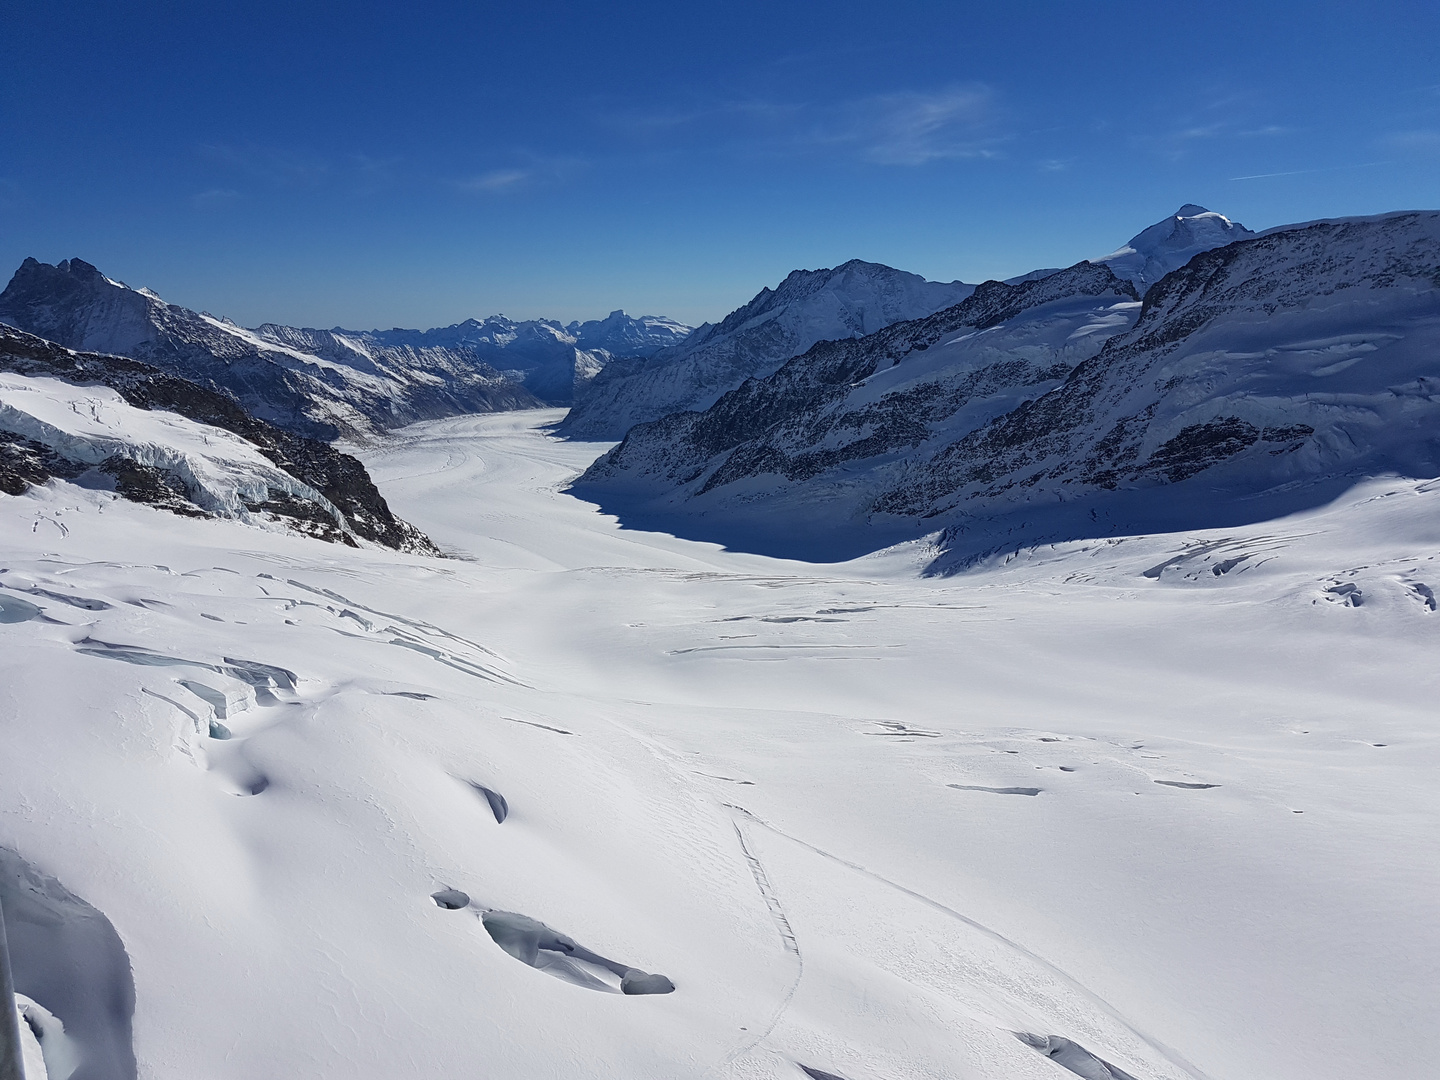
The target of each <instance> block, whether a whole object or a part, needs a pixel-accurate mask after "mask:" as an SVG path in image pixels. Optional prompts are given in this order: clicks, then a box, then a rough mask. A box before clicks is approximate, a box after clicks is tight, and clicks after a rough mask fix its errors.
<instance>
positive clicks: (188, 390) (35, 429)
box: [0, 326, 434, 552]
mask: <svg viewBox="0 0 1440 1080" xmlns="http://www.w3.org/2000/svg"><path fill="white" fill-rule="evenodd" d="M53 478H60V479H64V480H76V481H77V482H80V483H84V484H86V485H88V486H91V487H101V488H107V489H110V490H113V491H116V492H118V493H119V494H120V495H122V496H123V497H125V498H127V499H131V500H133V501H135V502H143V503H148V504H150V505H152V506H156V507H158V508H161V509H165V510H170V511H172V512H174V513H177V514H183V515H189V516H202V517H203V516H207V515H219V516H222V517H235V518H240V519H242V520H244V521H247V522H249V523H251V524H256V525H261V526H266V527H281V528H286V529H290V530H294V531H298V532H301V533H304V534H306V535H310V536H316V537H319V538H320V539H324V540H329V541H338V542H341V543H345V544H350V545H352V546H353V545H354V544H355V542H356V538H357V537H358V538H361V539H365V540H370V541H374V542H376V543H380V544H384V545H385V546H387V547H394V548H401V549H405V550H414V551H429V552H433V551H434V548H433V546H432V545H431V544H430V542H429V540H427V539H426V538H425V537H424V536H423V535H422V534H421V533H420V532H419V531H418V530H416V529H414V528H413V527H411V526H410V525H407V524H406V523H405V522H403V521H400V520H399V519H398V518H396V517H395V516H394V515H393V514H391V513H390V509H389V507H388V506H386V505H385V500H384V499H382V498H381V497H380V493H379V492H378V491H376V490H375V486H374V484H373V483H371V481H370V478H369V476H367V475H366V473H365V469H364V467H363V466H362V465H361V464H360V463H359V462H358V461H356V460H355V459H354V458H352V457H349V456H347V455H345V454H342V453H340V452H338V451H336V450H334V449H332V448H331V447H329V446H326V445H325V444H323V443H320V442H316V441H314V440H310V439H305V438H302V437H300V436H296V435H293V434H290V433H288V432H285V431H282V430H280V429H278V428H275V427H272V426H271V425H269V424H266V423H264V422H263V421H259V420H256V419H255V418H254V417H252V416H249V415H248V414H246V413H245V411H244V410H243V409H241V408H240V407H239V406H238V405H236V404H235V402H234V401H233V400H231V399H230V398H228V397H226V396H224V395H221V394H218V393H215V392H214V391H211V390H206V389H203V388H202V387H199V386H196V385H195V384H193V383H189V382H186V381H185V380H183V379H178V378H176V377H174V376H173V375H166V374H164V373H163V372H160V371H158V370H157V369H155V368H153V367H150V366H149V365H146V364H141V363H139V362H137V361H134V360H128V359H125V358H123V357H115V356H102V355H99V354H96V353H77V352H72V351H71V350H69V349H64V348H62V347H60V346H58V345H56V344H54V343H53V342H49V341H45V340H42V339H40V338H37V337H34V336H32V335H30V334H25V333H21V332H20V331H17V330H13V329H11V328H10V327H8V326H0V491H3V492H5V493H6V494H9V495H19V494H21V493H22V492H23V491H25V490H26V489H27V488H28V487H29V486H31V485H32V484H43V483H45V482H47V481H49V480H51V479H53Z"/></svg>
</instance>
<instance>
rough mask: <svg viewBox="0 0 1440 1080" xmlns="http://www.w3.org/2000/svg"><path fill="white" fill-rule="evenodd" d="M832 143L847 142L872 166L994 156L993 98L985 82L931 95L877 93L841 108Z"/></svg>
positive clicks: (948, 89)
mask: <svg viewBox="0 0 1440 1080" xmlns="http://www.w3.org/2000/svg"><path fill="white" fill-rule="evenodd" d="M841 114H842V116H841V126H840V127H839V128H838V129H837V131H836V132H835V135H834V141H835V142H836V143H837V144H842V145H843V144H850V145H853V146H854V147H855V149H856V150H857V151H858V153H859V155H860V157H862V158H863V159H865V160H866V161H871V162H874V163H876V164H878V165H925V164H927V163H929V162H932V161H944V160H955V159H959V158H984V157H994V156H995V155H996V153H997V149H996V147H997V144H998V142H999V141H1000V137H998V136H997V135H996V133H995V131H994V127H995V120H996V106H995V96H994V94H993V93H992V92H991V90H990V89H989V88H988V87H985V86H978V85H976V86H954V87H948V88H946V89H943V90H939V91H935V92H932V93H899V94H882V95H879V96H876V97H870V98H864V99H861V100H859V101H856V102H853V103H851V104H849V105H847V106H843V107H842V109H841Z"/></svg>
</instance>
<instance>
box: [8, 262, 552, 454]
mask: <svg viewBox="0 0 1440 1080" xmlns="http://www.w3.org/2000/svg"><path fill="white" fill-rule="evenodd" d="M0 322H5V323H9V324H10V325H12V326H15V327H18V328H19V329H21V330H25V331H28V332H29V333H32V334H36V335H38V336H39V337H43V338H46V339H48V340H50V341H54V342H57V343H58V344H61V345H64V346H65V347H67V348H72V349H79V350H83V351H90V352H100V353H108V354H113V355H119V356H129V357H131V358H133V359H137V360H143V361H145V362H147V363H151V364H154V365H155V366H157V367H159V368H161V369H162V370H165V371H168V372H170V373H171V374H172V375H178V376H180V377H181V378H184V379H188V380H190V381H191V382H194V383H198V384H199V385H201V386H206V387H209V388H210V389H212V390H219V391H223V392H226V393H228V394H231V395H232V396H233V397H235V399H236V400H237V401H239V402H240V404H241V405H242V406H243V407H244V408H245V409H246V411H248V412H249V413H250V414H251V415H253V416H257V417H260V418H261V419H263V420H266V421H268V422H269V423H272V424H275V425H276V426H277V427H282V428H285V429H286V430H288V431H292V432H295V433H297V434H301V435H306V436H309V437H311V438H317V439H323V440H325V441H327V442H328V441H331V440H333V439H335V438H337V437H339V436H341V435H347V436H351V437H364V436H366V435H368V434H370V433H372V432H374V431H377V430H383V429H385V428H390V427H398V426H400V425H403V424H408V423H413V422H415V421H417V420H424V419H430V418H435V417H441V416H451V415H455V414H459V413H470V412H490V411H495V410H501V409H516V408H533V407H535V406H537V405H539V404H540V402H539V401H538V400H537V399H536V398H535V397H534V395H532V394H530V393H529V392H528V391H527V390H525V389H524V387H522V386H519V385H517V384H516V381H515V380H514V379H513V378H509V377H507V376H505V375H502V374H501V373H500V372H498V371H496V370H495V369H494V368H492V367H490V366H489V365H488V364H486V363H484V362H483V361H482V360H480V359H479V358H478V357H477V356H476V355H474V354H473V353H471V352H469V351H467V350H464V349H434V348H426V347H419V348H416V347H411V346H403V347H395V348H377V347H373V346H370V345H367V344H366V343H365V342H364V341H362V340H360V339H359V338H358V337H357V338H351V337H348V336H347V335H344V334H335V333H331V332H329V331H303V330H291V329H289V328H279V327H270V328H267V330H268V331H269V332H268V333H260V332H256V331H251V330H246V329H244V328H242V327H239V326H236V325H234V324H233V323H230V322H227V321H225V320H223V319H217V318H215V317H213V316H211V315H206V314H202V313H199V312H194V311H191V310H189V309H188V308H183V307H179V306H177V305H175V304H167V303H166V302H165V301H164V300H162V299H160V297H158V296H156V295H155V294H154V293H152V292H150V291H149V290H146V289H131V288H129V287H128V286H126V285H124V284H122V283H120V282H118V281H113V280H111V279H110V278H107V277H106V276H105V275H104V274H102V273H100V271H99V270H97V269H96V268H95V267H93V266H91V265H90V264H89V263H87V262H84V261H82V260H80V259H69V260H66V261H64V262H61V263H59V264H58V265H55V266H51V265H48V264H45V263H40V262H37V261H36V260H34V259H26V260H25V262H24V263H23V264H22V265H21V267H20V269H19V270H17V271H16V272H15V275H14V277H13V278H12V279H11V281H10V284H9V286H8V287H7V288H6V289H5V291H4V292H3V293H0Z"/></svg>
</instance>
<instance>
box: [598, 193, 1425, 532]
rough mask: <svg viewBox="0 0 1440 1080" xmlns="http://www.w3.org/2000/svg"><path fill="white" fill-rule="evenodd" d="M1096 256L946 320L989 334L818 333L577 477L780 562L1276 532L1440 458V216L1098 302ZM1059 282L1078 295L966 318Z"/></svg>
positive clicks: (993, 288) (1235, 260)
mask: <svg viewBox="0 0 1440 1080" xmlns="http://www.w3.org/2000/svg"><path fill="white" fill-rule="evenodd" d="M1087 267H1088V264H1081V266H1080V267H1076V268H1072V270H1070V271H1065V272H1062V273H1058V274H1054V275H1050V276H1048V277H1045V278H1043V279H1041V280H1039V281H1035V282H1029V283H1024V284H1021V285H1018V286H1013V287H1012V286H1005V285H1002V284H1000V283H987V284H986V285H985V286H982V287H981V289H980V290H978V291H977V293H976V295H975V296H974V297H972V298H971V300H969V301H966V303H964V304H961V305H958V306H957V307H955V308H953V309H949V310H948V311H946V312H941V313H939V314H938V315H936V316H934V317H933V320H931V321H930V322H929V325H934V324H936V323H939V324H943V325H945V330H944V333H950V332H951V329H952V328H953V329H958V328H959V326H960V325H966V326H971V327H973V328H974V330H976V331H985V333H979V332H977V333H974V334H971V335H970V336H968V337H957V338H953V339H950V340H948V341H943V342H942V340H941V335H940V334H936V333H932V332H928V331H927V332H925V333H924V334H920V333H918V332H917V328H920V327H924V326H926V325H927V322H926V321H922V322H920V323H915V324H901V325H899V326H896V327H892V328H891V329H889V330H887V331H883V332H881V333H880V334H875V335H872V336H870V337H868V338H862V339H860V340H858V341H855V342H841V343H826V344H822V345H820V346H817V347H816V348H814V349H812V350H811V351H810V352H809V353H807V354H806V355H805V356H803V357H800V358H797V359H796V360H794V361H791V362H790V363H789V364H787V365H786V366H785V367H784V368H782V369H780V370H779V371H777V372H776V373H775V374H774V375H772V376H770V377H769V378H767V379H764V380H759V381H756V382H752V383H747V384H746V385H745V386H743V387H741V388H740V389H738V390H736V391H734V392H732V394H730V395H727V396H726V397H725V398H722V399H721V400H720V401H719V402H717V403H716V404H715V405H714V406H712V407H711V408H710V409H709V410H707V411H706V412H704V413H698V414H694V413H692V414H683V413H682V414H676V415H674V416H670V417H667V418H665V419H664V420H662V421H659V422H657V423H655V424H651V425H647V426H644V427H641V428H637V429H636V430H635V431H633V432H632V433H631V434H630V435H629V436H628V437H627V438H626V440H625V441H624V442H623V443H621V445H620V446H619V447H617V448H616V449H615V450H613V451H612V452H611V453H610V454H609V455H607V456H606V457H605V458H602V459H601V461H600V462H598V463H597V464H596V465H595V466H593V467H592V468H591V469H590V470H589V471H588V472H587V473H586V474H585V476H584V477H582V480H581V483H580V485H579V486H578V488H577V490H579V491H581V492H584V493H586V495H587V497H593V498H598V499H600V500H601V502H602V505H607V506H609V505H614V506H616V507H620V506H625V507H626V508H627V512H630V513H632V514H633V515H634V516H635V519H636V520H637V521H639V520H644V519H645V517H646V515H647V514H652V515H653V514H659V515H665V517H664V520H668V521H675V520H677V519H679V520H683V519H684V518H686V517H689V518H690V521H689V522H688V523H686V524H684V525H679V526H676V527H680V528H684V529H686V530H687V531H688V532H689V533H690V534H692V535H697V536H704V535H711V536H714V537H715V538H717V539H722V540H726V541H728V542H734V543H741V544H745V543H752V544H755V543H759V544H762V545H765V547H766V549H767V550H774V551H784V550H787V548H786V546H785V545H786V544H790V545H794V546H792V547H790V548H789V549H788V550H793V551H806V550H814V549H816V548H817V547H819V546H823V544H825V543H831V544H834V545H837V548H838V550H840V551H844V550H846V547H845V545H846V544H848V545H849V547H848V550H850V551H852V552H853V551H856V550H867V549H873V548H874V547H876V546H880V545H881V544H883V543H885V542H888V541H889V540H893V539H897V538H904V537H906V536H915V535H918V534H919V533H920V532H923V531H935V530H938V529H940V528H942V527H948V528H949V529H950V531H949V532H948V533H947V534H946V537H945V540H944V544H945V546H946V547H947V548H949V549H951V552H952V554H957V553H960V552H962V551H965V552H970V553H974V552H976V551H983V550H987V549H988V548H989V547H992V546H998V545H1003V544H1005V543H1011V545H1012V546H1013V544H1014V543H1015V542H1018V541H1020V540H1023V539H1024V538H1025V537H1026V536H1027V535H1028V537H1029V538H1030V539H1032V540H1035V539H1040V538H1054V537H1061V536H1076V535H1094V534H1095V531H1096V530H1099V531H1100V533H1101V534H1102V535H1103V534H1104V533H1106V532H1111V533H1114V532H1123V531H1144V530H1145V529H1149V528H1161V527H1194V526H1203V525H1205V524H1220V523H1224V522H1225V521H1233V520H1241V519H1248V520H1257V519H1258V518H1260V517H1263V516H1265V515H1266V514H1274V513H1283V512H1287V511H1288V510H1293V509H1296V508H1298V507H1300V506H1304V505H1316V504H1317V503H1318V502H1323V501H1324V500H1325V499H1327V498H1330V497H1333V495H1334V494H1335V493H1336V492H1337V491H1338V490H1340V489H1341V488H1343V486H1344V485H1346V484H1348V483H1353V482H1354V479H1355V478H1356V477H1359V476H1365V475H1378V474H1381V473H1385V472H1400V473H1402V474H1404V475H1408V476H1431V475H1434V474H1435V473H1437V472H1440V443H1437V441H1436V438H1435V436H1434V432H1435V431H1436V430H1437V428H1440V405H1437V399H1436V393H1437V389H1440V368H1437V367H1436V359H1435V358H1436V356H1437V355H1440V215H1437V214H1435V213H1432V212H1427V213H1413V214H1394V215H1385V216H1381V217H1376V218H1363V219H1353V220H1346V221H1338V222H1327V223H1317V224H1314V225H1310V226H1307V227H1298V228H1294V229H1290V230H1286V231H1279V232H1272V233H1270V234H1267V235H1265V236H1262V237H1258V238H1253V239H1248V240H1244V241H1241V242H1237V243H1234V244H1231V245H1229V246H1226V247H1223V248H1219V249H1215V250H1212V251H1208V252H1204V253H1201V254H1199V255H1197V256H1195V257H1194V258H1193V259H1191V261H1190V262H1189V263H1188V264H1187V265H1186V266H1185V267H1183V268H1182V269H1180V270H1176V271H1173V272H1171V273H1170V274H1168V275H1167V276H1166V277H1164V278H1163V279H1162V280H1161V281H1159V282H1157V283H1156V284H1155V285H1154V286H1152V287H1151V288H1150V289H1149V291H1148V292H1147V293H1146V294H1145V300H1144V304H1143V307H1140V306H1137V305H1133V304H1131V305H1126V304H1125V303H1123V302H1116V301H1119V299H1120V298H1119V297H1118V296H1112V301H1111V303H1110V304H1109V306H1108V307H1103V308H1102V307H1100V306H1098V305H1091V306H1090V307H1089V308H1087V307H1086V306H1085V304H1084V303H1083V301H1084V300H1085V298H1086V296H1087V295H1090V294H1089V293H1087V291H1086V290H1084V289H1081V288H1080V287H1078V285H1079V280H1080V279H1081V278H1083V277H1084V276H1085V275H1087V274H1092V275H1093V274H1096V273H1099V274H1104V275H1106V277H1107V278H1109V275H1110V271H1109V270H1108V269H1105V268H1104V267H1102V266H1096V267H1089V268H1088V269H1086V268H1087ZM1067 275H1069V276H1067ZM1076 275H1079V277H1076ZM1110 280H1112V281H1113V280H1114V279H1113V278H1110ZM1124 284H1126V287H1127V288H1128V283H1124ZM1041 288H1044V289H1046V290H1047V291H1048V292H1047V295H1055V294H1059V295H1058V296H1056V306H1054V307H1049V308H1047V307H1044V306H1039V305H1034V306H1029V305H1027V306H1026V307H1025V308H1023V309H1017V310H1013V311H1007V312H1005V313H1004V314H1003V315H1001V316H999V317H996V318H994V319H977V318H976V317H975V315H974V314H973V313H972V312H970V311H968V310H967V305H970V306H972V307H973V306H974V305H975V304H977V303H978V302H980V301H981V299H982V297H985V296H992V295H997V294H998V295H1005V296H1014V297H1015V298H1016V300H1017V302H1019V301H1020V299H1021V298H1022V297H1025V296H1026V295H1027V294H1026V292H1025V290H1032V289H1033V290H1038V289H1041ZM1002 290H1007V291H1005V292H1002ZM1111 292H1112V294H1113V293H1114V292H1115V290H1114V287H1113V286H1111ZM1033 295H1034V296H1036V297H1038V295H1039V294H1038V293H1037V294H1033ZM1067 296H1068V297H1069V298H1070V299H1069V300H1068V301H1066V302H1060V301H1065V300H1066V297H1067ZM1137 312H1138V318H1137ZM1067 320H1068V321H1067ZM1132 321H1133V325H1132ZM1066 330H1069V331H1070V332H1069V333H1068V334H1066V333H1064V332H1063V331H1066ZM1102 343H1103V347H1101V345H1102ZM937 345H938V346H940V348H936V347H935V346H937ZM1172 485H1173V486H1174V487H1175V491H1174V493H1173V494H1172V493H1170V492H1168V491H1157V490H1156V489H1158V488H1168V487H1170V486H1172ZM1264 493H1270V494H1269V495H1267V496H1266V498H1263V499H1260V498H1256V497H1258V496H1261V495H1262V494H1264ZM707 513H708V514H710V515H711V516H710V517H709V519H708V520H704V521H702V520H701V519H700V516H699V515H702V514H707ZM997 520H998V523H997ZM722 522H723V525H722V524H721V523H722ZM767 522H768V523H771V524H768V525H767ZM767 527H768V528H769V529H770V530H771V535H770V536H769V537H766V536H765V529H766V528H767ZM747 529H748V530H750V531H751V532H752V534H753V535H751V536H749V537H748V538H747V536H746V530H747ZM721 530H729V531H728V532H726V531H721ZM1075 530H1081V531H1079V532H1077V531H1075ZM1007 537H1008V538H1009V539H1008V540H1007V539H1006V538H1007ZM807 538H809V539H812V540H813V542H812V543H811V547H810V548H807V547H806V546H805V545H806V543H807ZM867 545H868V546H867Z"/></svg>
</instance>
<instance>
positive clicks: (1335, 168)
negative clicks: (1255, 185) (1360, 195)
mask: <svg viewBox="0 0 1440 1080" xmlns="http://www.w3.org/2000/svg"><path fill="white" fill-rule="evenodd" d="M1389 164H1390V162H1388V161H1362V162H1360V163H1359V164H1357V165H1329V166H1326V167H1325V168H1321V169H1286V170H1285V171H1283V172H1266V173H1253V174H1251V175H1250V176H1232V177H1230V179H1231V180H1232V181H1235V180H1269V179H1271V178H1272V177H1276V176H1309V175H1311V174H1312V173H1332V172H1345V171H1346V170H1349V169H1373V168H1374V167H1375V166H1377V165H1389Z"/></svg>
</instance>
